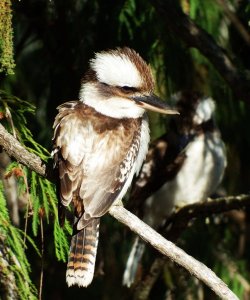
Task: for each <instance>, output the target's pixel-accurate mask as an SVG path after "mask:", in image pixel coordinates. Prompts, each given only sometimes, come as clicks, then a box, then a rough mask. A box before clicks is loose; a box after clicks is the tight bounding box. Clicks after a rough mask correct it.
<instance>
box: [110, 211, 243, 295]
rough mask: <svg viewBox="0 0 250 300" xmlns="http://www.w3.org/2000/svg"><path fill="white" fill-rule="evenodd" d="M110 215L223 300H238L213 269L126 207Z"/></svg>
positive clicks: (111, 212)
mask: <svg viewBox="0 0 250 300" xmlns="http://www.w3.org/2000/svg"><path fill="white" fill-rule="evenodd" d="M109 213H110V214H111V215H112V216H113V217H114V218H116V219H117V220H118V221H120V222H121V223H123V224H125V225H126V226H128V227H129V228H130V229H131V230H132V231H134V232H135V233H136V234H138V235H139V236H140V237H141V238H142V239H143V240H145V241H146V242H148V243H150V244H151V245H152V246H153V247H154V248H155V249H157V250H158V251H159V252H160V253H162V254H163V255H165V256H167V257H168V258H170V259H171V260H173V261H174V262H176V263H177V264H178V265H180V266H182V267H184V268H185V269H186V270H187V271H189V272H190V273H191V274H192V275H194V276H195V277H197V278H198V279H200V280H201V281H202V282H204V283H205V284H206V285H207V286H208V287H210V289H211V290H213V291H214V292H215V293H216V294H217V295H218V296H219V297H221V299H227V300H228V299H238V298H237V296H236V295H235V294H234V293H233V292H232V291H231V290H229V289H228V287H227V286H226V284H225V283H224V282H223V281H222V280H221V279H219V278H218V277H217V276H216V275H215V273H214V272H213V271H212V270H211V269H209V268H208V267H207V266H205V265H204V264H203V263H201V262H199V261H198V260H196V259H194V258H193V257H192V256H190V255H188V254H187V253H185V252H184V251H183V250H182V249H180V248H179V247H177V246H176V245H175V244H173V243H172V242H170V241H168V240H166V239H164V238H163V237H162V236H161V235H160V234H159V233H158V232H156V231H155V230H153V229H152V228H151V227H150V226H148V225H147V224H145V223H144V222H142V221H141V220H140V219H139V218H137V217H136V216H135V215H133V214H132V213H131V212H129V211H127V210H126V209H125V208H124V207H122V206H112V207H111V208H110V210H109ZM201 270H202V271H201Z"/></svg>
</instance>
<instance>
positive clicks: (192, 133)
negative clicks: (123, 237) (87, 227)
mask: <svg viewBox="0 0 250 300" xmlns="http://www.w3.org/2000/svg"><path fill="white" fill-rule="evenodd" d="M171 98H172V101H174V102H176V108H177V110H178V111H179V113H180V118H175V117H173V118H172V119H171V120H170V123H169V129H168V131H167V133H165V134H163V135H162V136H161V137H159V138H158V139H156V141H154V142H153V143H152V145H151V146H150V148H149V151H148V154H147V157H146V160H145V162H144V163H143V166H142V169H141V171H140V174H139V176H138V178H136V179H135V180H134V182H133V184H132V188H131V192H130V199H129V203H130V205H128V209H130V210H135V208H136V210H137V211H138V213H139V214H140V217H141V218H142V219H143V221H144V222H146V223H147V224H148V225H150V226H151V227H152V228H154V229H156V230H159V228H160V227H161V226H162V225H163V224H164V222H166V220H167V218H168V217H169V216H170V215H171V213H173V212H174V210H175V209H178V208H181V207H183V206H185V205H188V204H192V203H195V202H199V201H205V200H206V199H207V197H208V196H211V195H212V194H213V193H214V192H215V191H216V189H217V187H218V185H219V184H220V182H221V180H222V178H223V174H224V171H225V168H226V165H227V159H226V150H225V145H224V142H223V140H222V138H221V134H220V131H219V129H218V127H217V125H216V123H215V119H214V114H215V102H214V100H213V99H212V98H211V97H208V96H204V95H203V94H201V93H200V92H196V91H189V90H188V91H181V92H178V93H176V94H174V95H173V96H172V97H171ZM144 250H145V243H144V242H143V241H142V240H140V239H139V238H138V237H136V238H135V240H134V243H133V245H132V248H131V251H130V254H129V256H128V259H127V263H126V268H125V271H124V274H123V284H124V285H126V286H127V287H130V286H131V285H132V284H133V283H134V281H135V278H136V274H137V270H138V266H139V263H140V261H141V258H142V256H143V253H144Z"/></svg>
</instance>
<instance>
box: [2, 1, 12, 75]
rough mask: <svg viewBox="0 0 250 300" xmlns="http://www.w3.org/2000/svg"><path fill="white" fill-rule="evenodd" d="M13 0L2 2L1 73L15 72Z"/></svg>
mask: <svg viewBox="0 0 250 300" xmlns="http://www.w3.org/2000/svg"><path fill="white" fill-rule="evenodd" d="M11 19H12V11H11V0H2V1H1V2H0V73H1V72H6V73H7V74H13V73H14V71H13V69H14V67H15V63H14V57H13V42H12V35H13V29H12V23H11Z"/></svg>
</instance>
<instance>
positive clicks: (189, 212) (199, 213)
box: [164, 194, 250, 240]
mask: <svg viewBox="0 0 250 300" xmlns="http://www.w3.org/2000/svg"><path fill="white" fill-rule="evenodd" d="M247 206H248V207H249V206H250V194H247V195H237V196H226V197H219V198H216V199H210V198H209V199H207V201H206V202H196V203H194V204H189V205H186V206H183V207H182V208H181V209H179V210H178V211H176V212H175V213H173V214H172V215H171V216H170V217H169V218H168V219H167V222H166V224H165V225H164V228H167V227H168V226H169V225H170V224H171V225H172V226H171V229H170V231H168V233H167V235H168V237H170V239H171V240H176V238H175V236H176V231H177V233H179V232H180V231H183V229H184V228H185V227H186V226H187V224H188V223H189V221H190V220H191V219H193V218H195V217H206V216H211V215H212V214H220V213H222V212H227V211H230V210H233V209H243V208H245V207H247ZM164 231H165V230H164ZM177 235H178V234H177Z"/></svg>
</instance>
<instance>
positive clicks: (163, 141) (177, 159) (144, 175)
mask: <svg viewBox="0 0 250 300" xmlns="http://www.w3.org/2000/svg"><path fill="white" fill-rule="evenodd" d="M179 140H180V136H179V135H178V134H176V133H171V134H168V133H167V134H164V135H162V136H161V137H160V138H158V139H157V140H155V141H154V142H153V143H152V144H151V146H150V148H149V151H148V154H147V156H146V160H145V162H144V163H143V166H142V168H141V171H140V174H139V176H138V178H134V181H133V185H132V189H131V193H130V201H129V205H128V208H129V209H130V210H138V209H139V210H140V208H142V207H143V204H144V201H145V200H146V199H147V198H148V197H149V196H151V195H152V194H153V193H155V192H156V191H157V190H158V189H159V188H160V187H161V186H162V185H163V184H164V183H165V182H167V181H170V180H172V179H173V178H174V177H175V176H176V174H177V172H178V171H179V170H180V169H181V167H182V165H183V163H184V161H185V159H186V154H185V146H186V145H183V147H181V148H180V143H179Z"/></svg>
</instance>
